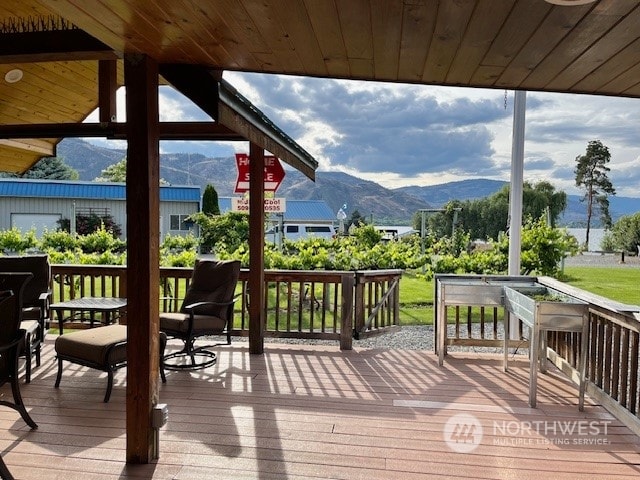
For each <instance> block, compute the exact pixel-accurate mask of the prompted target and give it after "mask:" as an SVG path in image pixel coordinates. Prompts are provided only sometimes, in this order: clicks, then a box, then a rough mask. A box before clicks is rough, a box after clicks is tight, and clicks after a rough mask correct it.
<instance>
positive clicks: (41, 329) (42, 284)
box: [0, 255, 51, 383]
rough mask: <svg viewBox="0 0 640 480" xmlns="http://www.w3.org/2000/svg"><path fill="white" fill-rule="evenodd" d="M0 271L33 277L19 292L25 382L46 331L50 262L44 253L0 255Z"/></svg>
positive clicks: (37, 364) (37, 362)
mask: <svg viewBox="0 0 640 480" xmlns="http://www.w3.org/2000/svg"><path fill="white" fill-rule="evenodd" d="M0 272H29V273H31V274H33V278H32V279H31V280H30V281H29V283H27V285H26V286H25V288H24V291H23V294H22V324H21V326H20V328H22V329H23V330H24V331H25V340H24V346H23V348H22V356H24V358H25V360H26V368H25V381H26V382H27V383H29V382H30V381H31V363H32V358H33V357H35V360H36V366H40V350H41V348H42V343H43V342H44V338H45V336H46V334H47V331H48V328H49V323H50V313H49V304H50V303H51V286H50V283H51V265H50V263H49V257H48V256H47V255H24V256H12V255H9V256H4V257H0Z"/></svg>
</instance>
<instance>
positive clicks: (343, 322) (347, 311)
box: [340, 273, 356, 350]
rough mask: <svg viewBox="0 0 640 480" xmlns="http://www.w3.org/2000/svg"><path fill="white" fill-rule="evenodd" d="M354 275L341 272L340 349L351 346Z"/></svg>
mask: <svg viewBox="0 0 640 480" xmlns="http://www.w3.org/2000/svg"><path fill="white" fill-rule="evenodd" d="M355 282H356V278H355V275H353V274H350V273H344V274H342V285H341V288H342V306H341V308H340V350H351V349H352V347H353V287H354V284H355Z"/></svg>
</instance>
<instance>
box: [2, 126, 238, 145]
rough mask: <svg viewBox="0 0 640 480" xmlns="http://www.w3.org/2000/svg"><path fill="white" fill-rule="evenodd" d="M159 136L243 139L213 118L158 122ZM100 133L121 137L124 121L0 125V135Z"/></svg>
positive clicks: (47, 135)
mask: <svg viewBox="0 0 640 480" xmlns="http://www.w3.org/2000/svg"><path fill="white" fill-rule="evenodd" d="M159 135H160V139H161V140H210V141H216V140H219V141H246V140H247V139H246V138H245V137H243V136H242V135H240V134H238V133H235V132H234V131H233V130H230V129H229V128H227V127H225V126H224V125H220V124H218V123H215V122H162V123H160V124H159ZM66 137H102V138H113V139H118V140H124V139H126V138H127V125H126V123H113V122H104V123H38V124H24V125H0V138H10V139H19V138H66Z"/></svg>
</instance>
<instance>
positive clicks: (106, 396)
mask: <svg viewBox="0 0 640 480" xmlns="http://www.w3.org/2000/svg"><path fill="white" fill-rule="evenodd" d="M112 389H113V370H112V369H109V370H108V371H107V392H106V393H105V394H104V403H107V402H108V401H109V398H111V390H112Z"/></svg>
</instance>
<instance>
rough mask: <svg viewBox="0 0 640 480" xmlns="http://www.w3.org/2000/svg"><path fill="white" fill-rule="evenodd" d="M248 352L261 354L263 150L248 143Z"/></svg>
mask: <svg viewBox="0 0 640 480" xmlns="http://www.w3.org/2000/svg"><path fill="white" fill-rule="evenodd" d="M249 192H250V196H249V281H248V285H249V353H254V354H262V353H264V322H265V318H264V295H265V293H264V150H263V149H262V148H261V147H259V146H258V145H256V144H255V143H253V142H251V143H250V146H249Z"/></svg>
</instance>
